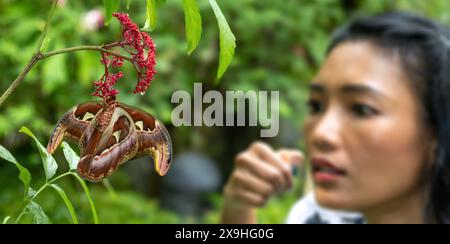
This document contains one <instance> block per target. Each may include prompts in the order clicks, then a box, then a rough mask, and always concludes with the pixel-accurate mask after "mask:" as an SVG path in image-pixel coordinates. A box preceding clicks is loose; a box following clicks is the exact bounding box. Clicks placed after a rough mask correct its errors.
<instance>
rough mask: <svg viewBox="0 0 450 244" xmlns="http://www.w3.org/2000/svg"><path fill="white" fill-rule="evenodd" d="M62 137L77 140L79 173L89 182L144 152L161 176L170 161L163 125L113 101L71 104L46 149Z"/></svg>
mask: <svg viewBox="0 0 450 244" xmlns="http://www.w3.org/2000/svg"><path fill="white" fill-rule="evenodd" d="M65 139H68V140H69V141H72V142H75V143H78V146H79V148H80V161H79V163H78V165H77V171H78V174H79V175H80V176H81V177H82V178H84V179H86V180H88V181H92V182H97V181H101V180H102V179H104V178H105V177H108V176H109V175H111V174H112V173H113V172H114V171H115V170H117V168H118V167H119V166H120V165H121V164H123V163H125V162H127V161H129V160H131V159H136V158H140V157H142V156H145V155H150V156H151V157H152V158H153V161H154V167H155V171H156V172H157V173H158V174H159V175H161V176H163V175H165V174H166V173H167V171H168V170H169V168H170V164H171V161H172V142H171V139H170V135H169V133H168V131H167V129H166V128H165V127H164V125H163V124H162V123H161V122H160V121H159V120H157V119H156V118H155V117H153V116H152V115H151V114H149V113H147V112H145V111H143V110H140V109H138V108H134V107H131V106H128V105H125V104H123V103H120V102H117V101H115V100H114V101H112V102H105V101H103V102H101V101H100V102H86V103H82V104H79V105H76V106H74V107H72V108H71V109H70V110H69V111H68V112H67V113H66V114H64V116H63V117H62V119H61V120H60V121H59V122H58V124H57V125H56V127H55V129H54V130H53V132H52V134H51V136H50V140H49V142H48V145H47V150H48V152H49V153H52V154H53V152H54V151H55V150H56V149H57V148H58V146H59V145H60V143H61V142H62V141H63V140H65Z"/></svg>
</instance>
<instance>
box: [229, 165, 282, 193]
mask: <svg viewBox="0 0 450 244" xmlns="http://www.w3.org/2000/svg"><path fill="white" fill-rule="evenodd" d="M232 180H233V181H234V184H236V185H237V186H238V187H239V186H240V187H242V188H244V189H246V190H249V191H252V192H255V193H257V194H259V195H262V196H264V197H265V198H268V197H270V196H271V195H272V194H273V192H274V190H275V187H274V186H273V185H272V184H269V183H267V182H266V181H264V180H261V179H260V178H258V177H256V176H254V175H253V174H251V173H250V172H248V171H247V170H236V171H235V172H234V174H233V179H232Z"/></svg>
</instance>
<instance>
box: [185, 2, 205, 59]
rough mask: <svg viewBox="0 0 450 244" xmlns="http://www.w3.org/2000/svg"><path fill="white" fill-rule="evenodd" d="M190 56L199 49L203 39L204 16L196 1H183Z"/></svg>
mask: <svg viewBox="0 0 450 244" xmlns="http://www.w3.org/2000/svg"><path fill="white" fill-rule="evenodd" d="M183 7H184V18H185V24H186V38H187V43H188V50H187V52H188V55H191V53H192V52H193V51H194V50H195V49H196V48H197V45H198V42H199V41H200V38H201V37H202V31H203V30H202V16H201V15H200V10H199V8H198V5H197V1H196V0H183Z"/></svg>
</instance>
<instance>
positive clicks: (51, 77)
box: [42, 41, 69, 95]
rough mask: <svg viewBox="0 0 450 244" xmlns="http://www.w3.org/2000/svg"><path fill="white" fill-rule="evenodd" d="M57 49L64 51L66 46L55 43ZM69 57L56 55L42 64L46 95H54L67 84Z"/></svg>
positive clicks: (43, 86) (43, 85)
mask: <svg viewBox="0 0 450 244" xmlns="http://www.w3.org/2000/svg"><path fill="white" fill-rule="evenodd" d="M55 42H56V44H55V49H63V48H64V44H63V43H61V42H59V41H55ZM67 67H69V66H68V64H67V56H66V55H56V56H53V57H51V58H49V59H48V60H46V61H45V62H44V63H42V80H43V81H44V82H43V84H42V91H43V92H44V94H45V95H50V94H53V93H54V92H55V91H56V90H57V89H58V88H61V87H64V84H65V83H67V81H68V80H69V79H68V74H69V72H68V71H67Z"/></svg>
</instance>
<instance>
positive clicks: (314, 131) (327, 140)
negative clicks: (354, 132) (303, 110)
mask: <svg viewBox="0 0 450 244" xmlns="http://www.w3.org/2000/svg"><path fill="white" fill-rule="evenodd" d="M340 117H342V116H339V114H338V113H337V111H333V110H332V109H328V111H326V112H325V113H324V114H322V116H320V117H317V118H316V119H314V121H312V123H313V124H312V125H311V127H310V128H311V131H310V146H311V147H312V149H313V150H314V151H317V152H320V153H330V152H332V151H334V150H336V149H338V147H339V144H340V140H341V121H340ZM348 126H351V125H348Z"/></svg>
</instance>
